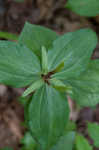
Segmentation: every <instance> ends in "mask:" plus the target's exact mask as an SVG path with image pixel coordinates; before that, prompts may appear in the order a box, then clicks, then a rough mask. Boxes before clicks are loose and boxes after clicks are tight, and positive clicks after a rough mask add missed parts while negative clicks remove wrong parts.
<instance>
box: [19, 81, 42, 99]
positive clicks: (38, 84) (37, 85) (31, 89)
mask: <svg viewBox="0 0 99 150" xmlns="http://www.w3.org/2000/svg"><path fill="white" fill-rule="evenodd" d="M43 84H44V81H43V80H42V79H40V80H38V81H35V82H34V83H33V84H32V85H31V86H29V88H27V89H26V90H25V92H24V93H23V95H22V97H26V96H27V95H29V94H30V93H32V92H34V91H35V90H37V89H39V88H40V87H41V86H42V85H43Z"/></svg>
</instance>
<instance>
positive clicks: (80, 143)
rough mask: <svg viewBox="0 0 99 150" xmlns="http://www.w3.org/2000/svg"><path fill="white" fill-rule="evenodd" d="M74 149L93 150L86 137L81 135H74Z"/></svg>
mask: <svg viewBox="0 0 99 150" xmlns="http://www.w3.org/2000/svg"><path fill="white" fill-rule="evenodd" d="M76 150H93V149H92V147H91V145H90V144H89V143H88V141H87V139H86V138H85V137H84V136H82V135H77V136H76Z"/></svg>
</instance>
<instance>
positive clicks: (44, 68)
mask: <svg viewBox="0 0 99 150" xmlns="http://www.w3.org/2000/svg"><path fill="white" fill-rule="evenodd" d="M42 73H43V74H47V73H48V58H47V52H46V48H45V47H44V46H42Z"/></svg>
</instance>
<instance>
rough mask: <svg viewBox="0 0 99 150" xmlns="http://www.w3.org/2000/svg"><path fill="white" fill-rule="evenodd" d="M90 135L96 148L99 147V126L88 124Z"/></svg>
mask: <svg viewBox="0 0 99 150" xmlns="http://www.w3.org/2000/svg"><path fill="white" fill-rule="evenodd" d="M88 133H89V135H90V137H91V138H92V139H93V140H94V146H96V147H99V124H97V123H88Z"/></svg>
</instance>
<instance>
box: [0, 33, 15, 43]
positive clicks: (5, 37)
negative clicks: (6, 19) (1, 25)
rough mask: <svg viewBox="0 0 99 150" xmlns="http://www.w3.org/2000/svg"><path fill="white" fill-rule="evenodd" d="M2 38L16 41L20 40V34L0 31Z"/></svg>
mask: <svg viewBox="0 0 99 150" xmlns="http://www.w3.org/2000/svg"><path fill="white" fill-rule="evenodd" d="M0 38H4V39H8V40H15V41H16V40H18V35H16V34H12V33H8V32H4V31H3V32H2V31H0Z"/></svg>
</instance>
